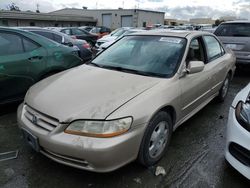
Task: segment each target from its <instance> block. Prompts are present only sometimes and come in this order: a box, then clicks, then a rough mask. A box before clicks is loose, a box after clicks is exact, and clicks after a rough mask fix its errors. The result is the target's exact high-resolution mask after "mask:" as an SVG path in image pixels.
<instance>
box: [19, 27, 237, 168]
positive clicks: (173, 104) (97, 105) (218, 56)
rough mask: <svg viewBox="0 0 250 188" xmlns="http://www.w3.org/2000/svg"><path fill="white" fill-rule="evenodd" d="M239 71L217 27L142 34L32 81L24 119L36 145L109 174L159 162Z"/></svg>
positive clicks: (21, 111) (70, 162)
mask: <svg viewBox="0 0 250 188" xmlns="http://www.w3.org/2000/svg"><path fill="white" fill-rule="evenodd" d="M234 70H235V57H234V55H233V54H232V53H231V51H228V50H227V49H225V48H224V47H223V45H221V43H220V42H219V41H218V39H217V38H216V37H215V36H214V35H213V34H211V33H205V32H195V31H173V32H155V31H154V32H145V33H134V34H131V35H128V36H124V37H123V38H122V39H121V40H119V41H118V42H116V43H115V44H113V45H112V46H110V47H109V48H108V49H106V50H105V51H104V52H102V53H101V54H100V55H98V56H97V57H96V58H95V59H94V60H93V61H92V62H90V63H89V64H85V65H82V66H79V67H77V68H74V69H71V70H68V71H65V72H62V73H59V74H56V75H54V76H51V77H49V78H47V79H45V80H43V81H41V82H39V83H37V84H36V85H34V86H32V87H31V88H30V90H29V91H28V92H27V94H26V97H25V100H24V103H23V104H21V105H20V106H19V109H18V125H19V127H20V129H21V130H22V132H23V134H24V136H25V139H26V140H27V142H28V143H29V144H30V146H31V147H33V149H35V150H36V151H38V152H41V153H42V154H44V155H45V156H47V157H49V158H50V159H52V160H54V161H57V162H59V163H62V164H65V165H69V166H72V167H76V168H80V169H85V170H89V171H96V172H108V171H113V170H115V169H117V168H120V167H122V166H124V165H125V164H127V163H129V162H131V161H134V160H136V159H138V161H139V162H140V163H141V164H143V165H145V166H151V165H154V164H155V163H156V162H157V161H159V160H160V159H161V158H162V157H163V156H164V154H165V153H166V151H167V148H168V145H169V142H170V138H171V135H172V132H173V131H174V130H176V128H177V127H179V126H180V125H181V124H182V123H183V122H185V121H186V120H187V119H189V118H190V117H191V116H193V115H194V114H195V113H196V112H198V111H199V110H200V109H202V108H203V107H204V106H205V105H206V104H208V103H209V102H210V101H211V100H212V99H214V98H215V97H217V99H218V100H219V101H223V100H224V99H225V97H226V95H227V91H228V87H229V83H230V80H231V79H232V77H233V75H234ZM194 139H195V138H194Z"/></svg>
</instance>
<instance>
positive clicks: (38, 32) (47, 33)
mask: <svg viewBox="0 0 250 188" xmlns="http://www.w3.org/2000/svg"><path fill="white" fill-rule="evenodd" d="M32 32H33V33H36V34H38V35H42V36H43V37H46V38H48V39H50V40H54V38H53V34H52V33H50V32H44V31H32Z"/></svg>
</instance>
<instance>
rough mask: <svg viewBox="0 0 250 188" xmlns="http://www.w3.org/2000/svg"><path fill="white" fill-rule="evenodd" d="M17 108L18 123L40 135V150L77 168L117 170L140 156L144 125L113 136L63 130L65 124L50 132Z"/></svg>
mask: <svg viewBox="0 0 250 188" xmlns="http://www.w3.org/2000/svg"><path fill="white" fill-rule="evenodd" d="M24 111H25V109H24V107H23V104H22V105H20V106H19V108H18V113H17V115H18V117H17V119H18V126H19V128H20V129H24V130H26V131H27V132H30V133H31V134H32V135H34V136H35V137H36V138H37V139H38V143H39V148H40V150H39V151H40V152H41V153H42V154H43V155H45V156H47V157H48V158H50V159H52V160H54V161H56V162H59V163H62V164H64V165H68V166H71V167H75V168H80V169H84V170H89V171H95V172H109V171H113V170H116V169H118V168H120V167H122V166H124V165H125V164H127V163H129V162H131V161H133V160H135V159H136V158H137V155H138V152H139V148H140V143H141V140H142V137H143V133H144V128H145V125H141V126H138V127H137V128H134V129H131V130H129V131H128V132H127V133H125V134H123V135H120V136H116V137H113V138H93V137H84V136H77V135H71V134H66V133H64V130H65V128H66V127H67V125H66V124H59V126H57V127H56V128H55V129H54V130H52V131H51V132H46V131H44V130H42V129H41V127H39V126H36V125H34V124H33V123H32V122H31V121H29V120H28V119H27V118H26V117H25V116H24Z"/></svg>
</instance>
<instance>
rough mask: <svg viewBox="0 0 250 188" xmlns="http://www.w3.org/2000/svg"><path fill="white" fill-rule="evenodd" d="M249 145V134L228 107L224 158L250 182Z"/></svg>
mask: <svg viewBox="0 0 250 188" xmlns="http://www.w3.org/2000/svg"><path fill="white" fill-rule="evenodd" d="M249 143H250V133H249V132H248V131H247V130H246V129H244V128H243V127H242V126H241V125H240V124H239V123H238V121H237V120H236V117H235V109H234V108H232V107H230V111H229V117H228V124H227V142H226V151H225V157H226V159H227V161H228V162H229V163H230V164H231V165H232V166H233V167H234V168H235V169H236V170H237V171H239V172H240V173H241V174H242V175H244V176H245V177H246V178H247V179H249V180H250V145H249Z"/></svg>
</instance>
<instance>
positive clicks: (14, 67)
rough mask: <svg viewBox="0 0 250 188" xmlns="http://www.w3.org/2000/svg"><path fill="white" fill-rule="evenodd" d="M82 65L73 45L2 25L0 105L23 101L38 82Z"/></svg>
mask: <svg viewBox="0 0 250 188" xmlns="http://www.w3.org/2000/svg"><path fill="white" fill-rule="evenodd" d="M80 64H82V60H81V59H80V58H79V57H77V56H76V55H75V51H74V50H73V49H72V48H69V47H66V46H62V45H59V44H58V43H56V42H53V41H51V40H49V39H47V38H45V37H42V36H39V35H37V34H34V33H31V32H27V31H23V30H17V29H10V28H0V91H1V92H0V104H5V103H10V102H14V101H19V100H22V99H23V97H24V95H25V93H26V91H27V90H28V89H29V87H30V86H31V85H33V84H34V83H36V82H37V81H39V80H41V79H43V78H45V77H48V76H49V75H52V74H54V73H57V72H60V71H62V70H66V69H69V68H71V67H75V66H77V65H80Z"/></svg>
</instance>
